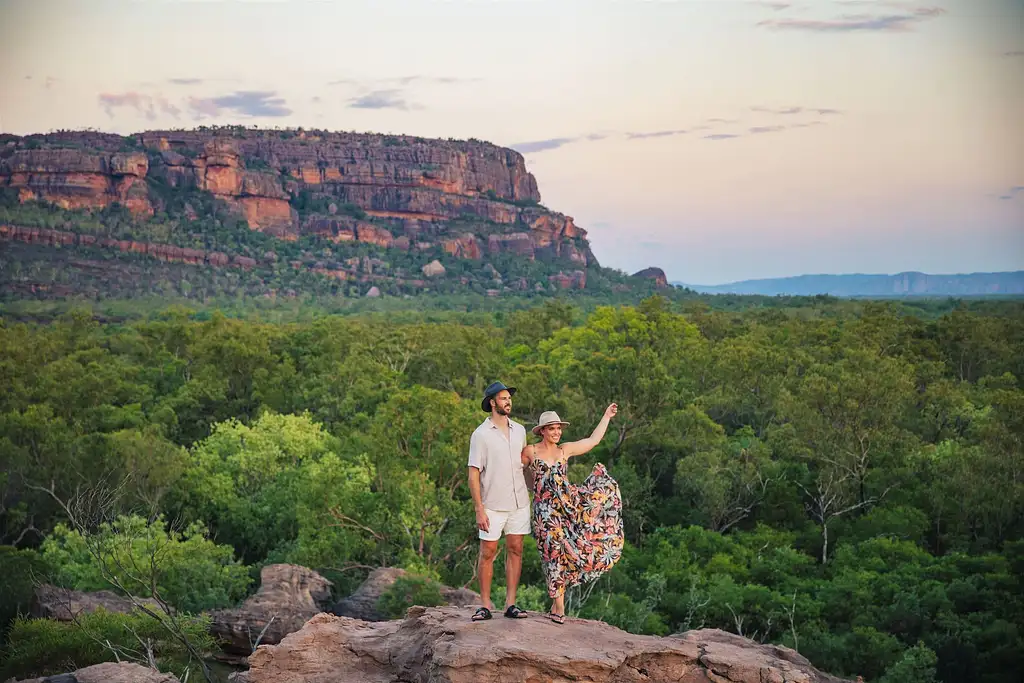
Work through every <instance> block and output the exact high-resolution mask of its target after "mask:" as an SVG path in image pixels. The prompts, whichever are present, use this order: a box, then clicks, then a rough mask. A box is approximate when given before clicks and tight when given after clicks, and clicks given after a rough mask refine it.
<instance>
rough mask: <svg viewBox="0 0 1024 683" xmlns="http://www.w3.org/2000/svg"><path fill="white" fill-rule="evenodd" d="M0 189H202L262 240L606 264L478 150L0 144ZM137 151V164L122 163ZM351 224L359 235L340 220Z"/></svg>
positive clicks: (64, 197)
mask: <svg viewBox="0 0 1024 683" xmlns="http://www.w3.org/2000/svg"><path fill="white" fill-rule="evenodd" d="M0 143H2V145H3V146H2V147H0V187H2V186H8V187H11V188H17V189H18V191H19V197H20V198H21V199H22V201H26V200H30V199H41V200H45V201H48V202H52V203H54V204H57V205H59V206H62V207H65V208H74V209H82V208H84V209H97V208H104V207H106V206H109V205H111V204H113V203H115V202H117V203H120V204H123V205H126V206H128V207H129V208H130V209H131V210H132V211H135V212H138V213H152V212H153V210H154V208H157V209H160V207H161V206H162V204H161V201H162V200H161V198H160V197H159V196H157V195H159V194H160V192H159V191H153V189H152V188H150V187H149V186H150V185H151V184H152V183H157V184H158V185H160V186H162V187H165V188H170V190H172V191H173V190H181V191H189V190H202V191H208V192H210V193H212V194H213V195H214V196H215V197H217V198H219V199H221V200H223V201H224V202H226V203H227V204H228V205H229V206H230V207H232V208H234V209H235V210H236V211H237V212H238V213H239V214H240V215H241V216H243V217H244V218H245V220H246V221H247V223H248V225H249V227H250V228H251V229H253V230H260V231H263V232H267V233H269V234H272V235H274V236H276V237H279V238H282V239H288V240H294V239H298V238H300V237H302V236H303V235H307V234H318V235H324V236H328V237H330V238H331V239H334V240H336V241H345V240H355V241H361V242H368V243H371V244H375V245H378V246H381V247H385V248H397V249H403V250H415V249H421V250H422V249H432V248H434V247H440V248H441V249H443V250H444V251H445V252H447V253H448V254H450V255H451V256H453V257H456V258H468V259H479V258H481V257H482V256H483V255H484V254H490V255H495V254H505V253H507V254H511V255H514V256H519V257H523V258H527V259H542V260H566V261H570V262H572V263H575V264H578V266H579V267H580V268H586V267H588V266H591V265H595V266H596V265H597V262H596V260H595V259H594V256H593V253H592V252H591V250H590V248H589V245H588V244H587V241H586V232H585V231H584V230H582V229H580V228H579V227H578V226H576V225H575V223H574V221H573V219H572V218H571V217H569V216H565V215H563V214H560V213H557V212H553V211H550V210H548V209H546V208H544V207H542V206H540V205H539V202H540V192H539V191H538V189H537V182H536V179H535V178H534V176H533V175H532V174H531V173H529V172H528V171H527V170H526V164H525V161H524V159H523V157H522V155H521V154H519V153H518V152H515V151H513V150H510V149H505V148H502V147H498V146H496V145H492V144H489V143H484V142H479V141H452V140H427V139H423V138H416V137H410V136H385V135H370V134H356V133H330V132H326V131H312V132H305V131H301V130H300V131H259V130H250V129H241V128H229V129H199V130H192V131H167V130H165V131H147V132H143V133H139V134H136V135H133V136H129V137H126V138H122V137H120V136H116V135H105V134H97V133H86V132H83V133H78V132H60V133H53V134H48V135H37V136H31V138H17V137H13V136H4V137H3V138H0ZM126 149H130V150H132V151H125V150H126ZM345 215H347V216H349V217H354V218H356V219H358V220H357V222H356V223H349V222H346V221H344V220H343V218H344V216H345Z"/></svg>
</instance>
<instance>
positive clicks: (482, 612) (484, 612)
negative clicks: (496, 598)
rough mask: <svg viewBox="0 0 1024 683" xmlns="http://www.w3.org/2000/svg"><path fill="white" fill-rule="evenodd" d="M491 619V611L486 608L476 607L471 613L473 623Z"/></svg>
mask: <svg viewBox="0 0 1024 683" xmlns="http://www.w3.org/2000/svg"><path fill="white" fill-rule="evenodd" d="M490 618H491V610H489V609H487V608H486V607H478V608H477V610H476V612H474V613H473V619H472V620H473V621H486V620H488V619H490Z"/></svg>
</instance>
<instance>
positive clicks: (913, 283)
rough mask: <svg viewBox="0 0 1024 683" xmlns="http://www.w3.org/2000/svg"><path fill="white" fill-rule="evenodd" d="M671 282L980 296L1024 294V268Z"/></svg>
mask: <svg viewBox="0 0 1024 683" xmlns="http://www.w3.org/2000/svg"><path fill="white" fill-rule="evenodd" d="M671 284H673V285H678V286H680V287H686V288H688V289H691V290H693V291H695V292H700V293H702V294H759V295H763V296H778V295H791V296H814V295H821V294H825V295H831V296H840V297H842V296H850V297H853V296H981V295H1002V296H1005V295H1014V294H1021V295H1024V270H1014V271H998V272H973V273H949V274H933V273H923V272H920V271H904V272H901V273H895V274H891V275H889V274H870V273H848V274H842V275H838V274H828V273H820V274H805V275H793V276H789V277H781V278H761V279H755V280H740V281H738V282H730V283H726V284H721V285H694V284H687V283H684V282H680V281H673V282H672V283H671Z"/></svg>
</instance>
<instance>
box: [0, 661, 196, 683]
mask: <svg viewBox="0 0 1024 683" xmlns="http://www.w3.org/2000/svg"><path fill="white" fill-rule="evenodd" d="M16 683H178V678H177V677H176V676H174V675H172V674H163V673H160V672H159V671H154V670H153V669H150V668H149V667H148V666H142V665H141V664H133V663H131V662H103V663H102V664H93V665H92V666H87V667H83V668H81V669H79V670H77V671H74V672H72V673H67V674H59V675H57V676H46V677H44V678H26V679H22V680H20V681H17V682H16Z"/></svg>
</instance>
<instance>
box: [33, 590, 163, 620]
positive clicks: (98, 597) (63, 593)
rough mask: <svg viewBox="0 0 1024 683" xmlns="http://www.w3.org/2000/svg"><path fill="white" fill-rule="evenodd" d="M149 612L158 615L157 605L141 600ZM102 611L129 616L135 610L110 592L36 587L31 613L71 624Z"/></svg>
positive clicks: (158, 608) (128, 601)
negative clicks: (79, 616) (150, 610)
mask: <svg viewBox="0 0 1024 683" xmlns="http://www.w3.org/2000/svg"><path fill="white" fill-rule="evenodd" d="M139 602H141V603H143V604H145V605H146V606H147V607H149V608H150V609H152V610H154V611H156V612H161V611H162V610H161V608H160V605H159V604H157V602H156V601H155V600H153V599H152V598H145V599H140V600H139ZM98 609H104V610H106V611H108V612H121V613H123V614H129V613H131V611H132V610H133V609H135V606H134V605H133V604H132V601H131V600H129V599H128V598H126V597H124V596H123V595H118V594H117V593H114V592H113V591H94V592H90V593H86V592H83V591H76V590H71V589H70V588H61V587H59V586H54V585H51V584H48V583H44V584H40V585H39V586H37V587H36V590H35V597H34V599H33V601H32V607H31V608H30V613H31V615H32V616H33V617H36V618H38V619H56V620H57V621H72V620H73V619H74V618H75V616H77V615H79V614H86V613H89V612H95V611H96V610H98Z"/></svg>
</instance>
